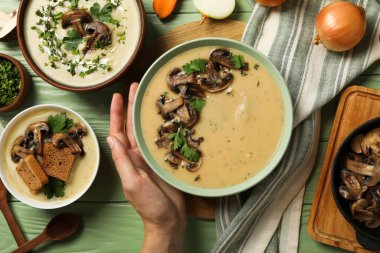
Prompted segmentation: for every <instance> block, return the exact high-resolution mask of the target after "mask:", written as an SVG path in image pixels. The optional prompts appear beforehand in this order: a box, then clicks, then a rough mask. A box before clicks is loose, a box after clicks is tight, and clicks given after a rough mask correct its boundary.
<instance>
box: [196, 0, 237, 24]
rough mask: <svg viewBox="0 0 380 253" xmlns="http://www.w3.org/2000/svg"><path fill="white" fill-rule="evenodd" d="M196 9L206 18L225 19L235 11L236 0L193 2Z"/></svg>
mask: <svg viewBox="0 0 380 253" xmlns="http://www.w3.org/2000/svg"><path fill="white" fill-rule="evenodd" d="M193 3H194V5H195V8H197V9H198V11H199V12H200V13H201V14H202V22H203V21H204V20H205V19H206V18H213V19H224V18H226V17H228V16H230V15H231V14H232V12H233V11H234V9H235V0H193Z"/></svg>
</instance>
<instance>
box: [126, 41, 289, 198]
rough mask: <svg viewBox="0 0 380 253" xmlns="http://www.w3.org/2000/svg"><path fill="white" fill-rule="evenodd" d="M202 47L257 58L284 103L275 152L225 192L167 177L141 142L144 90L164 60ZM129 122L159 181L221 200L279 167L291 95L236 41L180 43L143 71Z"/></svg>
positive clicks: (254, 54) (258, 55)
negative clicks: (224, 48)
mask: <svg viewBox="0 0 380 253" xmlns="http://www.w3.org/2000/svg"><path fill="white" fill-rule="evenodd" d="M202 46H215V47H227V48H232V49H236V50H239V51H243V52H245V53H247V54H250V55H251V56H252V57H253V58H256V59H257V60H259V62H261V63H262V64H264V65H265V67H266V68H267V70H268V72H270V73H271V74H272V76H274V79H275V82H276V84H277V85H278V87H279V90H280V92H281V95H282V98H283V101H284V117H285V122H284V129H283V133H282V136H281V139H280V141H279V143H278V146H277V149H276V151H275V152H274V153H273V155H272V158H271V159H270V161H269V162H268V163H267V164H266V165H265V166H264V168H263V169H262V170H261V171H260V172H259V173H258V174H256V175H255V176H253V177H251V178H250V179H248V180H246V181H244V182H241V183H239V184H237V185H233V186H230V187H225V188H202V187H196V186H192V185H189V184H187V183H184V182H183V181H180V180H179V179H177V178H175V177H174V176H172V175H171V174H169V173H168V172H167V171H166V170H165V169H162V168H160V166H159V165H158V164H157V162H156V161H155V160H154V159H153V157H152V155H151V153H150V151H149V149H148V148H147V146H146V143H145V141H144V137H143V133H142V130H141V121H140V116H141V103H142V100H143V97H144V96H143V94H144V92H145V90H146V88H147V87H148V85H149V82H150V80H151V78H152V77H153V76H154V74H155V73H156V72H157V71H158V69H160V67H161V66H162V65H163V63H164V62H166V61H167V60H169V59H171V58H173V57H174V56H176V55H178V54H180V53H183V52H185V51H187V50H189V49H193V48H198V47H202ZM132 118H133V131H134V134H135V137H136V142H137V145H138V147H139V149H140V152H141V154H142V156H143V157H144V159H145V161H146V162H147V163H148V164H149V166H150V167H151V168H152V170H153V171H154V172H155V173H156V174H157V175H158V176H159V177H161V178H162V179H163V180H164V181H166V182H167V183H168V184H170V185H172V186H173V187H175V188H177V189H179V190H181V191H183V192H186V193H189V194H192V195H197V196H203V197H221V196H227V195H232V194H235V193H239V192H242V191H244V190H247V189H249V188H251V187H252V186H254V185H256V184H258V183H259V182H260V181H262V180H263V179H264V178H265V177H267V176H268V175H269V174H270V173H271V172H272V171H273V170H274V169H275V168H276V166H277V165H278V164H279V162H280V161H281V159H282V157H283V156H284V154H285V152H286V149H287V147H288V145H289V143H290V138H291V133H292V129H293V106H292V100H291V96H290V93H289V90H288V87H287V85H286V82H285V80H284V78H283V77H282V75H281V73H280V72H279V71H278V69H277V68H276V67H275V65H274V64H273V63H272V62H271V61H270V60H269V59H268V58H267V57H266V56H265V55H263V54H262V53H260V52H259V51H257V50H255V49H253V48H252V47H250V46H248V45H245V44H243V43H241V42H239V41H236V40H231V39H225V38H219V37H206V38H201V39H196V40H191V41H188V42H185V43H182V44H180V45H178V46H176V47H173V48H172V49H170V50H168V51H167V52H166V53H164V54H163V55H162V56H160V57H159V58H158V59H157V60H156V61H155V62H154V63H153V64H152V65H151V66H150V68H149V69H148V70H147V71H146V73H145V75H144V77H143V78H142V80H141V82H140V85H139V87H138V89H137V93H136V98H135V101H134V103H133V116H132Z"/></svg>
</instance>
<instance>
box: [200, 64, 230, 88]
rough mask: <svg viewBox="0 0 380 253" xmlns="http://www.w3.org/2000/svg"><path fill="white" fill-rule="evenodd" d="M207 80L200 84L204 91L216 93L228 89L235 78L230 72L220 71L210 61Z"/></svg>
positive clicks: (202, 79) (207, 67)
mask: <svg viewBox="0 0 380 253" xmlns="http://www.w3.org/2000/svg"><path fill="white" fill-rule="evenodd" d="M206 72H207V75H208V76H207V78H201V79H200V80H199V84H200V85H201V87H202V89H204V90H207V91H208V92H211V93H215V92H220V91H222V90H225V89H227V88H228V87H229V86H230V84H231V83H232V80H233V76H232V74H231V73H229V71H228V70H225V69H223V68H222V69H220V68H218V66H216V65H214V64H213V63H212V62H211V61H209V62H208V63H207V65H206Z"/></svg>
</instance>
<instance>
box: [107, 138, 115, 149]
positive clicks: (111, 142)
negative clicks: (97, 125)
mask: <svg viewBox="0 0 380 253" xmlns="http://www.w3.org/2000/svg"><path fill="white" fill-rule="evenodd" d="M107 143H108V146H109V147H110V148H113V146H114V142H113V138H112V137H111V136H108V137H107Z"/></svg>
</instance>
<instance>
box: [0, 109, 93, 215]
mask: <svg viewBox="0 0 380 253" xmlns="http://www.w3.org/2000/svg"><path fill="white" fill-rule="evenodd" d="M43 109H53V110H62V111H64V112H69V113H72V114H73V115H75V116H76V117H78V118H79V119H80V120H81V122H82V123H84V124H85V125H86V127H87V128H88V131H89V132H90V133H91V134H90V135H91V136H93V138H94V141H95V149H96V151H95V152H96V154H95V155H96V158H95V159H96V166H95V169H94V173H93V174H92V178H91V179H90V180H89V181H88V183H87V185H86V186H85V187H84V188H83V189H82V190H81V191H80V192H79V193H78V194H77V195H74V196H73V197H71V198H68V199H65V200H63V201H59V202H57V203H54V202H51V203H50V204H49V205H48V206H39V205H38V202H37V201H34V200H32V201H31V200H30V198H29V197H25V196H23V195H22V194H18V193H17V191H14V190H13V187H11V186H10V185H9V184H8V181H7V180H5V176H4V173H3V170H4V169H2V166H3V164H2V163H0V179H1V180H2V181H3V183H4V185H5V187H6V188H7V190H8V191H9V193H11V194H12V195H13V196H14V197H15V198H16V199H18V200H19V201H20V202H22V203H24V204H26V205H28V206H31V207H34V208H39V209H57V208H61V207H64V206H68V205H70V204H72V203H73V202H75V201H77V200H78V199H79V198H81V197H82V196H83V195H84V194H85V193H86V192H87V191H88V189H89V188H90V187H91V186H92V184H93V183H94V181H95V178H96V175H97V174H98V171H99V165H100V146H99V142H98V139H97V136H96V134H95V132H94V130H93V129H92V127H91V125H90V124H89V123H88V122H87V121H86V120H85V119H84V118H83V117H82V116H81V115H80V114H79V113H77V112H75V111H74V110H72V109H70V108H68V107H66V106H62V105H55V104H41V105H36V106H32V107H30V108H28V109H25V110H23V111H21V112H20V113H18V114H17V115H16V116H14V117H13V118H12V120H11V121H9V122H8V123H7V125H6V126H5V128H4V129H3V131H2V132H1V134H0V147H3V146H4V145H5V144H4V142H6V136H7V134H8V132H9V131H11V130H10V128H11V127H12V126H13V125H14V124H17V122H18V121H19V120H20V119H22V118H24V117H25V115H27V114H29V113H33V112H34V111H39V110H43Z"/></svg>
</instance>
